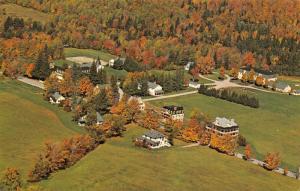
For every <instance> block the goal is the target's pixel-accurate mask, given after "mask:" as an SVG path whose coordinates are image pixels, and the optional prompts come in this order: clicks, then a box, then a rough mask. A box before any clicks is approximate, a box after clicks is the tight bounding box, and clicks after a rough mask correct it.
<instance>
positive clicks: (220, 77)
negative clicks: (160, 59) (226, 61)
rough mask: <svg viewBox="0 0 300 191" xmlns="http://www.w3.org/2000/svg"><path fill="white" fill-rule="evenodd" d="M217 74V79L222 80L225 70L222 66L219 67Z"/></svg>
mask: <svg viewBox="0 0 300 191" xmlns="http://www.w3.org/2000/svg"><path fill="white" fill-rule="evenodd" d="M219 74H220V75H219V79H221V80H224V79H225V68H224V66H221V68H220V72H219Z"/></svg>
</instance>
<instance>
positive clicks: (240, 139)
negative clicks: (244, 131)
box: [238, 134, 247, 147]
mask: <svg viewBox="0 0 300 191" xmlns="http://www.w3.org/2000/svg"><path fill="white" fill-rule="evenodd" d="M238 144H239V146H242V147H244V146H246V145H247V141H246V138H245V137H244V136H243V135H241V134H239V136H238Z"/></svg>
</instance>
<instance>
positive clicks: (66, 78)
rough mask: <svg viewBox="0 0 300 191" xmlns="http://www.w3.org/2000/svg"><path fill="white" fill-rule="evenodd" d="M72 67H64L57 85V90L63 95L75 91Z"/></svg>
mask: <svg viewBox="0 0 300 191" xmlns="http://www.w3.org/2000/svg"><path fill="white" fill-rule="evenodd" d="M72 76H73V71H72V69H66V70H65V72H64V75H63V80H62V81H61V83H60V86H59V92H60V93H61V94H63V95H66V96H69V95H72V94H73V93H74V92H75V83H74V81H73V77H72Z"/></svg>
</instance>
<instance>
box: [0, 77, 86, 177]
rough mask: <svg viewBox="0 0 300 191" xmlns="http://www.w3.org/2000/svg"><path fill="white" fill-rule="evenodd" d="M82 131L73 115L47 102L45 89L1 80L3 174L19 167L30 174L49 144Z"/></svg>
mask: <svg viewBox="0 0 300 191" xmlns="http://www.w3.org/2000/svg"><path fill="white" fill-rule="evenodd" d="M81 132H83V130H82V129H80V128H79V127H77V125H76V124H75V123H73V122H72V121H71V114H70V113H66V112H64V111H62V109H61V108H58V107H57V106H54V105H51V104H49V103H48V102H46V101H44V100H43V96H42V91H41V90H39V89H37V88H33V87H31V86H28V85H25V84H23V83H21V82H17V81H11V80H2V81H0V142H1V147H0V171H2V170H3V169H4V168H6V167H16V168H19V169H20V170H21V172H22V173H24V175H27V173H28V170H29V169H30V168H31V167H32V165H33V162H34V159H35V158H36V156H37V154H38V153H40V151H41V149H43V148H44V142H45V141H48V140H53V141H57V140H62V139H64V138H67V137H70V136H72V135H73V134H77V133H81Z"/></svg>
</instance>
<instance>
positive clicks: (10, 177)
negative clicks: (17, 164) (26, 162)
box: [0, 168, 21, 191]
mask: <svg viewBox="0 0 300 191" xmlns="http://www.w3.org/2000/svg"><path fill="white" fill-rule="evenodd" d="M20 189H21V174H20V173H19V171H18V170H17V169H15V168H7V169H6V170H5V171H4V172H3V173H2V176H1V179H0V190H4V191H6V190H7V191H15V190H20Z"/></svg>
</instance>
